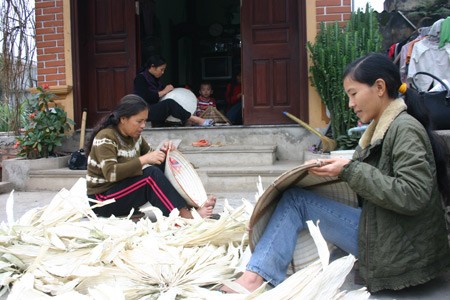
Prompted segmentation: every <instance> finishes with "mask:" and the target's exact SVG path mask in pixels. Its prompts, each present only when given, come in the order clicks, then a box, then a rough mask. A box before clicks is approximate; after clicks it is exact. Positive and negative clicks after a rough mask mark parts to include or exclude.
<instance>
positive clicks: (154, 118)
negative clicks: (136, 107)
mask: <svg viewBox="0 0 450 300" xmlns="http://www.w3.org/2000/svg"><path fill="white" fill-rule="evenodd" d="M166 67H167V63H166V61H165V59H164V58H163V57H161V56H160V55H153V56H151V57H150V58H149V59H148V60H147V62H146V63H145V64H144V66H143V67H142V68H141V69H140V70H139V72H138V74H137V75H136V78H135V79H134V88H133V93H134V94H136V95H138V96H140V97H141V98H142V99H144V100H145V101H146V102H147V103H148V105H149V106H150V110H149V113H148V121H150V122H151V123H152V126H154V127H156V126H164V124H165V122H166V119H167V117H169V116H173V117H175V118H178V119H180V120H181V123H182V124H183V125H197V126H210V125H213V122H212V120H209V119H203V118H200V117H197V116H195V115H192V114H191V113H190V112H188V111H187V110H185V109H184V108H183V107H182V106H181V105H180V104H178V103H177V102H176V101H175V100H173V99H166V100H164V101H159V100H160V99H161V97H163V96H164V95H166V94H167V93H169V92H170V91H172V90H173V89H174V87H173V85H171V84H168V85H163V84H162V83H161V81H160V78H161V77H162V75H164V71H165V70H166Z"/></svg>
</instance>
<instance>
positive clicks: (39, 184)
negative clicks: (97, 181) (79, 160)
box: [25, 167, 86, 191]
mask: <svg viewBox="0 0 450 300" xmlns="http://www.w3.org/2000/svg"><path fill="white" fill-rule="evenodd" d="M80 177H86V170H71V169H69V168H68V167H65V168H57V169H45V170H31V171H30V172H29V173H28V180H27V181H26V183H25V191H59V190H61V189H62V188H66V189H70V188H71V187H72V186H73V185H74V184H75V182H77V180H78V179H79V178H80Z"/></svg>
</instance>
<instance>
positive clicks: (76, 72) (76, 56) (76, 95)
mask: <svg viewBox="0 0 450 300" xmlns="http://www.w3.org/2000/svg"><path fill="white" fill-rule="evenodd" d="M78 14H79V11H78V0H70V20H71V21H70V30H71V32H72V34H71V42H72V76H73V87H72V92H73V114H74V119H75V120H78V119H79V118H80V117H81V114H82V111H83V108H81V100H80V99H81V96H80V95H81V87H80V65H81V61H80V44H79V38H78V37H79V34H80V33H79V29H78V17H79V15H78ZM76 123H77V124H78V123H79V122H76Z"/></svg>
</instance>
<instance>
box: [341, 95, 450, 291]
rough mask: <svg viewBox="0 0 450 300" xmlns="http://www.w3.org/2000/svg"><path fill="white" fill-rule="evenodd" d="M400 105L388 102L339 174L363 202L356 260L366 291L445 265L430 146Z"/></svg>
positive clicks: (408, 281) (448, 257)
mask: <svg viewBox="0 0 450 300" xmlns="http://www.w3.org/2000/svg"><path fill="white" fill-rule="evenodd" d="M405 110H406V105H405V103H404V102H403V100H402V99H397V100H395V101H393V102H392V103H391V104H390V106H389V107H388V108H387V109H386V110H385V111H384V113H383V115H382V116H381V117H380V120H379V121H378V123H377V124H375V123H374V122H372V124H370V125H369V127H368V129H367V130H366V132H365V133H364V134H363V136H362V137H361V140H360V141H359V145H358V147H357V149H356V151H355V154H354V156H353V160H352V161H351V162H350V163H349V164H348V165H346V166H345V167H344V169H343V170H342V172H341V174H340V175H339V177H340V178H341V179H343V180H344V181H346V182H347V183H348V184H349V186H350V187H351V188H352V189H353V190H354V191H355V192H356V193H357V194H358V197H359V201H360V204H361V206H362V213H361V218H360V223H359V243H358V247H359V257H358V259H359V266H360V274H361V277H362V278H363V279H364V280H365V281H366V284H367V287H368V289H369V291H371V292H375V291H378V290H382V289H394V290H396V289H401V288H404V287H408V286H412V285H417V284H421V283H424V282H426V281H428V280H430V279H432V278H434V277H436V276H437V275H439V273H440V272H442V271H444V270H446V269H447V268H448V266H449V264H450V250H449V241H448V238H447V230H446V224H445V217H444V210H443V205H442V201H441V196H440V194H439V191H438V187H437V180H436V165H435V161H434V156H433V151H432V148H431V144H430V141H429V139H428V135H427V133H426V131H425V129H424V128H423V126H422V125H421V124H420V123H419V122H418V121H417V120H416V119H415V118H413V117H412V116H410V115H409V114H407V113H406V112H405Z"/></svg>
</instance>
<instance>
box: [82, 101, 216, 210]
mask: <svg viewBox="0 0 450 300" xmlns="http://www.w3.org/2000/svg"><path fill="white" fill-rule="evenodd" d="M147 117H148V105H147V103H146V102H145V101H144V100H143V99H142V98H141V97H139V96H137V95H126V96H125V97H123V98H122V99H121V101H120V104H119V105H118V106H117V107H116V109H115V110H114V111H113V112H111V114H109V115H108V116H106V117H105V118H104V119H102V120H101V121H100V122H99V123H98V125H97V126H96V127H95V128H94V130H93V133H92V136H91V138H90V140H89V142H88V147H87V150H88V152H87V154H88V166H87V175H86V181H87V194H88V197H89V198H91V199H95V200H99V201H104V200H107V199H112V198H114V199H115V200H116V201H115V202H113V203H111V204H108V205H105V206H102V207H97V208H94V212H95V213H97V214H98V215H100V216H103V217H109V216H111V215H116V216H121V215H128V214H129V213H130V211H131V209H133V208H134V209H135V210H137V209H138V208H139V207H140V206H142V205H144V204H145V203H147V202H150V204H152V205H153V206H155V207H158V208H159V209H160V210H161V211H162V213H163V215H165V216H167V215H169V213H170V212H171V211H172V210H173V209H175V208H177V209H178V210H179V211H180V216H181V217H184V218H192V214H191V211H190V210H189V208H188V206H187V204H186V201H185V200H184V199H183V198H182V197H181V195H180V194H179V193H178V192H177V191H176V190H175V188H174V187H173V186H172V184H171V183H170V182H169V181H168V179H167V178H166V177H165V176H164V171H163V168H164V161H165V158H166V152H167V150H174V149H175V147H174V145H172V143H171V142H170V141H168V142H165V143H164V144H163V146H162V147H161V149H159V150H155V149H152V148H151V147H150V145H149V144H148V143H147V142H146V141H145V139H144V138H143V137H142V136H141V133H142V131H143V130H144V127H145V123H146V120H147ZM145 165H149V166H147V167H145V168H143V166H145ZM215 202H216V198H215V197H214V196H210V197H209V198H208V201H207V202H206V203H205V204H204V205H203V206H202V207H200V208H198V209H197V212H198V213H199V214H200V215H201V216H202V217H204V218H205V217H210V216H211V214H212V212H213V209H214V205H215Z"/></svg>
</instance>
